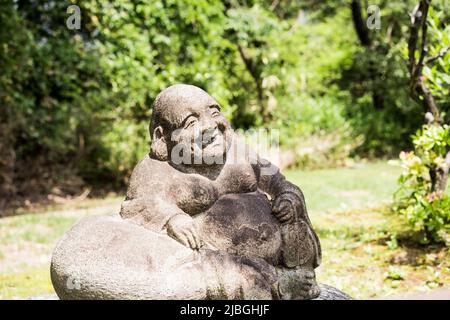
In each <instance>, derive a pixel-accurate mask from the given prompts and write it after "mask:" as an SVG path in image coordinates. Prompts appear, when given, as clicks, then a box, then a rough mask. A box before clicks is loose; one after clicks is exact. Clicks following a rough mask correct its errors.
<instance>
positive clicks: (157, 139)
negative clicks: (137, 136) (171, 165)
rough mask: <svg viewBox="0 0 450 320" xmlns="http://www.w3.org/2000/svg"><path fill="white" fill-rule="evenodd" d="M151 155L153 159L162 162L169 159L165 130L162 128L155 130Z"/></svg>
mask: <svg viewBox="0 0 450 320" xmlns="http://www.w3.org/2000/svg"><path fill="white" fill-rule="evenodd" d="M150 155H151V157H152V158H155V159H158V160H160V161H167V160H168V159H169V152H168V150H167V142H166V138H165V136H164V131H163V128H162V127H161V126H158V127H156V128H155V130H153V133H152V144H151V146H150Z"/></svg>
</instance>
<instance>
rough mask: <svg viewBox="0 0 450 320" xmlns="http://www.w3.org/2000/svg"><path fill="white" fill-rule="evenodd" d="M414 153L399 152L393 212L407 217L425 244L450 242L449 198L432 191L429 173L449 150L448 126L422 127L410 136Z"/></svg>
mask: <svg viewBox="0 0 450 320" xmlns="http://www.w3.org/2000/svg"><path fill="white" fill-rule="evenodd" d="M413 143H414V151H413V152H402V153H401V154H400V159H401V162H402V167H403V169H404V172H403V173H402V175H401V176H400V178H399V184H400V187H399V189H398V190H397V192H396V202H397V203H396V206H395V207H394V209H395V210H396V211H398V212H399V213H400V214H402V215H403V216H405V217H406V219H407V221H408V222H409V223H410V224H411V226H412V227H413V228H414V229H415V230H417V231H423V232H424V237H423V239H422V240H423V241H424V242H429V241H431V240H434V241H445V242H446V243H449V241H448V240H449V239H450V195H449V194H438V193H436V192H434V190H433V188H432V177H431V175H430V174H431V173H432V172H433V171H434V170H435V169H436V168H437V167H439V166H441V165H442V164H443V162H444V158H445V155H446V154H447V152H448V151H449V150H450V131H449V126H448V125H443V126H438V125H425V126H423V128H422V129H421V130H419V131H418V132H417V134H416V135H415V136H414V137H413Z"/></svg>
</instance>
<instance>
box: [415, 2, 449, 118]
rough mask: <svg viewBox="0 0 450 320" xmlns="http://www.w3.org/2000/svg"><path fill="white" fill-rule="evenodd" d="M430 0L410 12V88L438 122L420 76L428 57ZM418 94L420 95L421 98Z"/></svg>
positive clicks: (434, 107)
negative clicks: (418, 53)
mask: <svg viewBox="0 0 450 320" xmlns="http://www.w3.org/2000/svg"><path fill="white" fill-rule="evenodd" d="M430 2H431V0H421V1H420V3H419V4H418V5H417V6H416V7H415V8H414V10H413V12H412V13H411V27H410V36H409V39H408V60H409V72H410V75H411V79H410V90H411V96H412V98H413V99H414V100H416V101H418V102H422V103H423V104H424V107H425V109H426V110H427V111H429V112H431V114H432V115H433V119H434V123H440V122H442V118H441V116H440V113H439V108H438V107H437V104H436V101H435V99H434V97H433V94H432V93H431V91H430V90H429V89H428V87H427V86H426V84H425V82H424V79H423V78H422V70H423V66H424V65H425V63H426V61H428V59H427V60H425V56H426V54H427V32H428V26H427V17H428V11H429V8H430ZM420 31H421V32H422V34H421V41H420V49H419V50H420V55H419V59H418V60H417V59H416V50H417V49H418V48H417V47H418V42H419V32H420ZM420 96H422V99H421V97H420Z"/></svg>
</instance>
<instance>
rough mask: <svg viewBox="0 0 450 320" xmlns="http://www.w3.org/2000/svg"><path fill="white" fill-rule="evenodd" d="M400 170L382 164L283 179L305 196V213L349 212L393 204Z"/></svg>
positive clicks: (293, 174) (303, 173)
mask: <svg viewBox="0 0 450 320" xmlns="http://www.w3.org/2000/svg"><path fill="white" fill-rule="evenodd" d="M399 174H400V168H399V167H396V166H392V165H389V164H387V163H385V162H378V163H369V164H360V165H358V166H357V167H355V168H342V169H326V170H316V171H299V170H296V171H287V172H286V177H287V178H288V179H289V180H290V181H292V182H294V183H295V184H297V185H298V186H299V187H300V188H301V189H302V190H303V193H304V195H305V199H306V204H307V207H308V210H309V211H310V212H312V213H314V212H322V211H336V210H340V211H342V210H348V209H352V208H361V207H372V206H379V205H380V204H383V203H388V202H390V201H392V195H393V193H394V191H395V189H396V181H397V178H398V176H399Z"/></svg>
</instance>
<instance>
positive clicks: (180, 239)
mask: <svg viewBox="0 0 450 320" xmlns="http://www.w3.org/2000/svg"><path fill="white" fill-rule="evenodd" d="M175 239H176V240H178V242H180V243H181V244H182V245H183V246H185V247H189V242H188V239H187V237H186V236H185V235H184V234H182V233H179V234H176V235H175Z"/></svg>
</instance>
